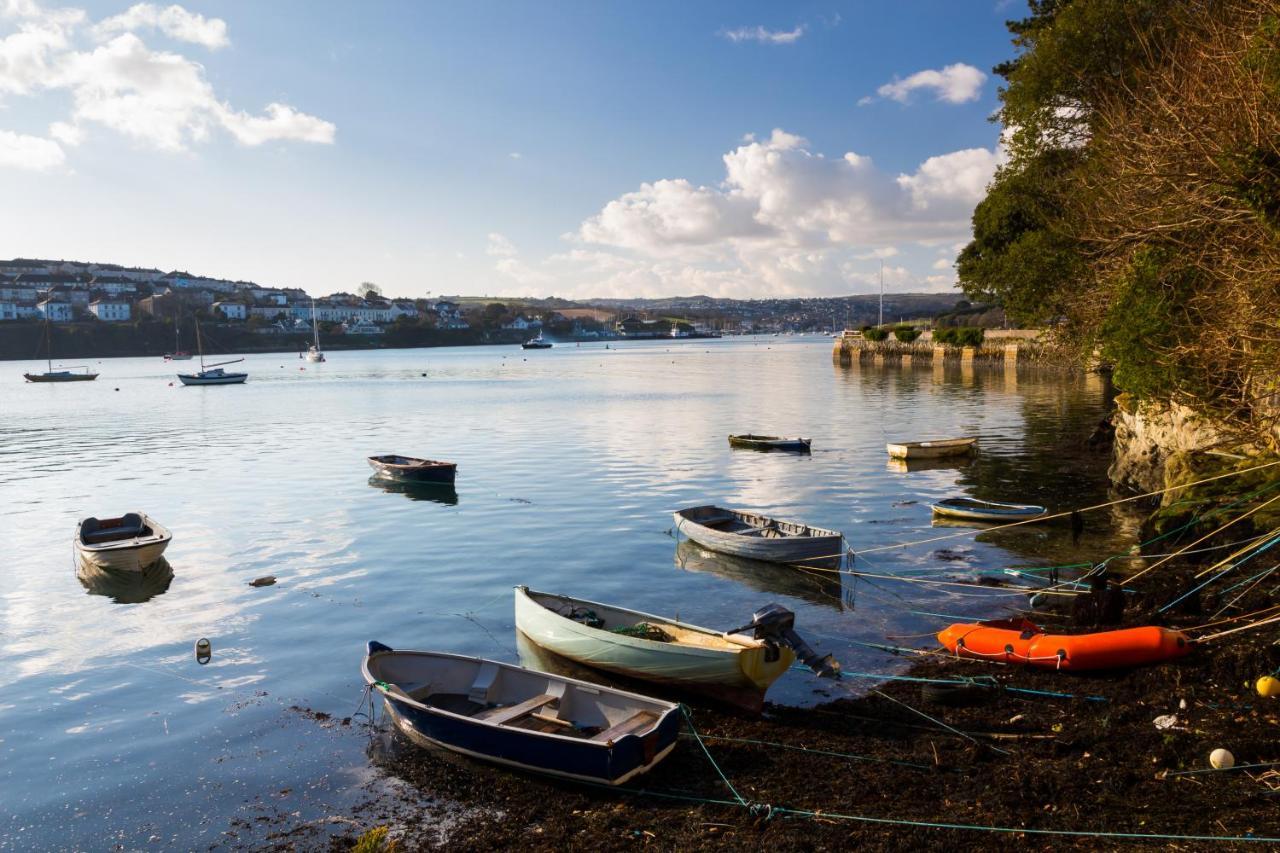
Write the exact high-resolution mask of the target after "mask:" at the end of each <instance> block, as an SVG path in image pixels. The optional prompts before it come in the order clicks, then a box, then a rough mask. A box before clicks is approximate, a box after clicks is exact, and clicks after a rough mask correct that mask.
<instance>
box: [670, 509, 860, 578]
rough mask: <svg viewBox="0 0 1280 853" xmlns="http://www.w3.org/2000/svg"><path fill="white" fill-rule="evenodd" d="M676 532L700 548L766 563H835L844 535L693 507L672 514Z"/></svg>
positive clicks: (754, 515)
mask: <svg viewBox="0 0 1280 853" xmlns="http://www.w3.org/2000/svg"><path fill="white" fill-rule="evenodd" d="M675 520H676V530H677V531H679V532H681V533H683V534H684V535H685V536H688V537H689V538H690V539H692V540H693V541H694V542H697V543H698V544H699V545H701V546H702V547H704V548H709V549H711V550H712V551H720V552H722V553H725V554H733V555H734V556H737V557H746V558H748V559H751V560H763V561H765V562H766V563H806V564H808V565H831V564H838V563H839V562H840V557H841V556H842V553H843V545H844V536H843V535H842V534H841V533H840V531H838V530H826V529H824V528H821V527H810V526H809V525H807V524H801V523H799V522H794V521H781V520H779V519H776V518H769V517H768V516H765V515H759V514H757V513H754V512H744V511H742V510H736V509H725V508H724V507H718V506H695V507H690V508H689V509H682V510H678V511H677V512H676V513H675Z"/></svg>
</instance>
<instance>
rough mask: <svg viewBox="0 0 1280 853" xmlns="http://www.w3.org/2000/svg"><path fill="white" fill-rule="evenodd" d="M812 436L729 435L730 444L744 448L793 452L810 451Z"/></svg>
mask: <svg viewBox="0 0 1280 853" xmlns="http://www.w3.org/2000/svg"><path fill="white" fill-rule="evenodd" d="M812 444H813V439H812V438H781V437H779V436H776V435H753V434H752V433H744V434H742V435H731V436H729V446H730V447H737V448H740V449H743V450H789V451H791V452H793V453H808V452H809V448H810V445H812Z"/></svg>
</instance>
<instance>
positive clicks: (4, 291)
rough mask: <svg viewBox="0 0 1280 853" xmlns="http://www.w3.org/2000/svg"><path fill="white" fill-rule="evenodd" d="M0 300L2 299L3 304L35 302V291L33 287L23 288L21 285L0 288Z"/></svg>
mask: <svg viewBox="0 0 1280 853" xmlns="http://www.w3.org/2000/svg"><path fill="white" fill-rule="evenodd" d="M0 299H3V300H4V301H5V302H35V301H36V289H35V288H34V287H23V286H21V285H8V286H6V287H0Z"/></svg>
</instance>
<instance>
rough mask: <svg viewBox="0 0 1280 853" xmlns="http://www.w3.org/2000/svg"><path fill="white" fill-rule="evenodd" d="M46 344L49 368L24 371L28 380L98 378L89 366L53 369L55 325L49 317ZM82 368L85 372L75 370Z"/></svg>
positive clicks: (46, 325)
mask: <svg viewBox="0 0 1280 853" xmlns="http://www.w3.org/2000/svg"><path fill="white" fill-rule="evenodd" d="M44 344H45V356H46V358H45V362H46V364H48V366H49V369H48V371H47V372H45V373H24V374H22V376H23V378H25V379H26V380H27V381H28V382H92V381H93V380H95V379H97V378H98V374H96V373H90V372H89V368H87V367H82V366H77V367H74V368H72V369H71V370H66V369H63V370H54V369H53V326H52V325H51V324H50V322H49V318H48V317H46V318H45V320H44ZM76 370H82V371H84V372H83V373H76V372H74V371H76Z"/></svg>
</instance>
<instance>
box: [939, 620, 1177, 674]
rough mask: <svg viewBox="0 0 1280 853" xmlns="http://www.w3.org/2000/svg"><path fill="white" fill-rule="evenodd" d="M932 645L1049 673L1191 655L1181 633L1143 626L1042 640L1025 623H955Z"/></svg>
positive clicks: (1033, 627) (1041, 635)
mask: <svg viewBox="0 0 1280 853" xmlns="http://www.w3.org/2000/svg"><path fill="white" fill-rule="evenodd" d="M938 642H940V643H942V645H943V646H945V647H946V648H947V649H948V650H949V651H951V652H952V653H953V654H955V655H957V656H959V657H966V658H980V659H982V660H998V661H1004V662H1006V663H1025V664H1028V665H1030V666H1044V667H1051V668H1053V669H1074V670H1086V669H1115V668H1117V667H1123V666H1139V665H1141V664H1146V663H1159V662H1160V661H1166V660H1173V659H1175V658H1180V657H1182V656H1183V655H1185V654H1187V653H1188V652H1189V651H1191V645H1190V641H1189V640H1188V639H1187V636H1186V635H1185V634H1183V633H1182V632H1181V631H1174V630H1171V629H1169V628H1160V627H1158V626H1155V625H1147V626H1144V627H1142V628H1124V629H1122V630H1119V631H1101V632H1099V633H1097V634H1046V633H1045V632H1044V630H1043V629H1042V628H1039V627H1037V626H1036V625H1035V624H1033V623H1032V622H1030V621H1028V620H1026V619H1014V620H1001V621H996V622H977V623H958V624H955V625H952V626H950V627H949V628H946V629H945V630H943V631H941V632H939V634H938Z"/></svg>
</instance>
